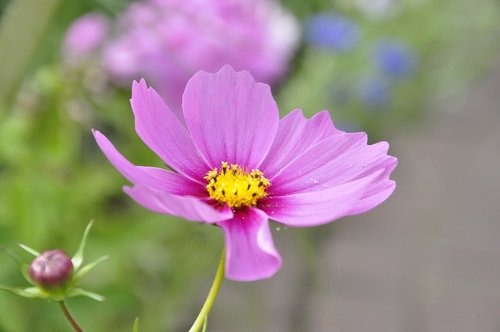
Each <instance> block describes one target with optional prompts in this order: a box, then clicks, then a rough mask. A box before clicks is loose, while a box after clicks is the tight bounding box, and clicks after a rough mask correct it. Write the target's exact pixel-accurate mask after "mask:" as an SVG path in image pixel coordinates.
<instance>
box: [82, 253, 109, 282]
mask: <svg viewBox="0 0 500 332" xmlns="http://www.w3.org/2000/svg"><path fill="white" fill-rule="evenodd" d="M108 258H109V256H103V257H101V258H99V259H97V260H95V261H93V262H92V263H89V264H87V265H85V266H84V267H82V268H81V269H80V270H79V271H77V272H76V273H75V276H74V280H75V283H76V282H78V281H80V279H81V278H82V277H83V276H84V275H86V274H87V273H88V272H89V271H90V270H92V269H93V268H94V267H95V266H96V265H97V264H99V263H101V262H104V261H105V260H107V259H108Z"/></svg>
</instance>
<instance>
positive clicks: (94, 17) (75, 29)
mask: <svg viewBox="0 0 500 332" xmlns="http://www.w3.org/2000/svg"><path fill="white" fill-rule="evenodd" d="M107 32H108V20H107V19H106V17H105V16H103V15H99V14H95V13H93V14H87V15H84V16H82V17H80V18H79V19H77V20H76V21H75V22H73V23H72V24H71V26H70V27H69V29H68V31H67V32H66V36H65V38H64V42H63V54H64V56H65V57H66V58H67V59H68V60H70V61H72V60H74V59H73V58H75V57H76V58H79V59H83V58H85V57H87V56H88V55H89V54H90V53H91V52H93V51H94V50H96V49H97V48H99V47H101V46H102V44H103V42H104V40H105V38H106V35H107Z"/></svg>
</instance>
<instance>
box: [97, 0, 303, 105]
mask: <svg viewBox="0 0 500 332" xmlns="http://www.w3.org/2000/svg"><path fill="white" fill-rule="evenodd" d="M117 30H118V31H119V33H118V34H117V35H116V36H115V38H113V39H112V40H110V42H109V44H108V46H107V47H106V49H105V50H104V55H103V67H104V69H105V70H106V71H107V72H108V73H109V74H110V75H111V77H112V78H113V79H114V80H115V81H117V82H118V83H121V84H124V83H125V84H128V83H129V82H130V81H131V80H134V79H138V78H140V77H146V79H148V80H150V81H152V82H153V84H154V85H155V86H156V87H157V88H158V92H159V93H160V95H162V97H163V98H165V99H166V101H167V102H168V103H169V105H170V107H172V108H173V109H174V111H177V110H178V109H179V110H180V108H181V107H180V105H181V98H182V91H183V89H184V87H185V86H186V83H187V81H188V80H189V78H190V77H191V76H192V75H194V74H195V73H196V72H197V71H199V70H205V71H209V72H215V71H217V70H219V69H220V68H221V67H222V66H223V65H224V64H231V65H232V66H233V67H234V68H236V69H238V70H243V69H246V70H249V71H250V72H251V73H252V74H253V75H254V76H255V77H256V78H257V79H258V80H260V81H263V82H266V83H269V84H272V83H275V82H277V81H278V80H279V79H280V78H281V77H282V76H283V74H284V73H285V71H286V69H287V67H288V61H289V59H290V58H291V56H292V54H293V51H294V49H295V46H296V44H297V42H298V27H297V24H296V22H295V20H294V19H293V17H292V16H290V15H289V14H287V13H285V12H284V11H283V9H282V8H280V7H279V6H278V5H277V3H276V2H274V1H268V0H253V1H241V0H207V1H198V0H183V1H179V0H149V1H148V0H145V1H141V2H135V3H133V4H132V5H131V6H130V7H129V8H128V9H127V10H126V11H125V12H124V13H123V14H122V15H121V17H120V20H119V25H118V29H117Z"/></svg>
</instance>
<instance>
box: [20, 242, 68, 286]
mask: <svg viewBox="0 0 500 332" xmlns="http://www.w3.org/2000/svg"><path fill="white" fill-rule="evenodd" d="M72 273H73V263H72V262H71V259H70V258H69V257H68V256H66V254H65V253H64V252H63V251H62V250H48V251H45V252H43V253H42V254H41V255H40V256H38V257H37V258H35V259H34V260H33V262H32V263H31V265H30V268H29V274H30V277H31V279H33V281H34V282H36V283H37V284H39V285H41V286H49V287H50V286H62V285H63V284H64V283H65V282H66V281H67V280H68V278H69V277H70V276H71V274H72Z"/></svg>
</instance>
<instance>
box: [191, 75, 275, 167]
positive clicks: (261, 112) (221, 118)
mask: <svg viewBox="0 0 500 332" xmlns="http://www.w3.org/2000/svg"><path fill="white" fill-rule="evenodd" d="M182 106H183V110H184V117H185V119H186V124H187V127H188V129H189V131H190V132H191V135H192V137H193V140H194V142H195V144H196V146H197V147H198V150H199V151H200V154H201V155H202V157H203V159H204V160H205V161H206V162H207V163H208V164H209V165H210V167H211V168H214V167H219V166H220V163H221V161H227V162H229V163H235V164H238V165H242V166H246V167H248V168H249V169H253V168H258V167H259V165H260V164H261V163H262V161H263V160H264V158H265V157H266V155H267V153H268V151H269V149H270V147H271V144H272V142H273V140H274V137H275V135H276V131H277V129H278V120H279V119H278V118H279V114H278V107H277V106H276V102H275V101H274V99H273V97H272V95H271V89H270V88H269V86H268V85H266V84H262V83H256V82H255V81H254V79H253V78H252V76H251V75H250V73H248V72H247V71H242V72H235V71H234V70H233V69H232V68H231V67H230V66H224V67H223V68H222V69H221V70H220V71H219V72H218V73H217V74H215V75H213V74H208V73H205V72H198V73H197V74H195V75H194V76H193V77H192V78H191V79H190V80H189V82H188V84H187V86H186V90H185V91H184V95H183V99H182Z"/></svg>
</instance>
